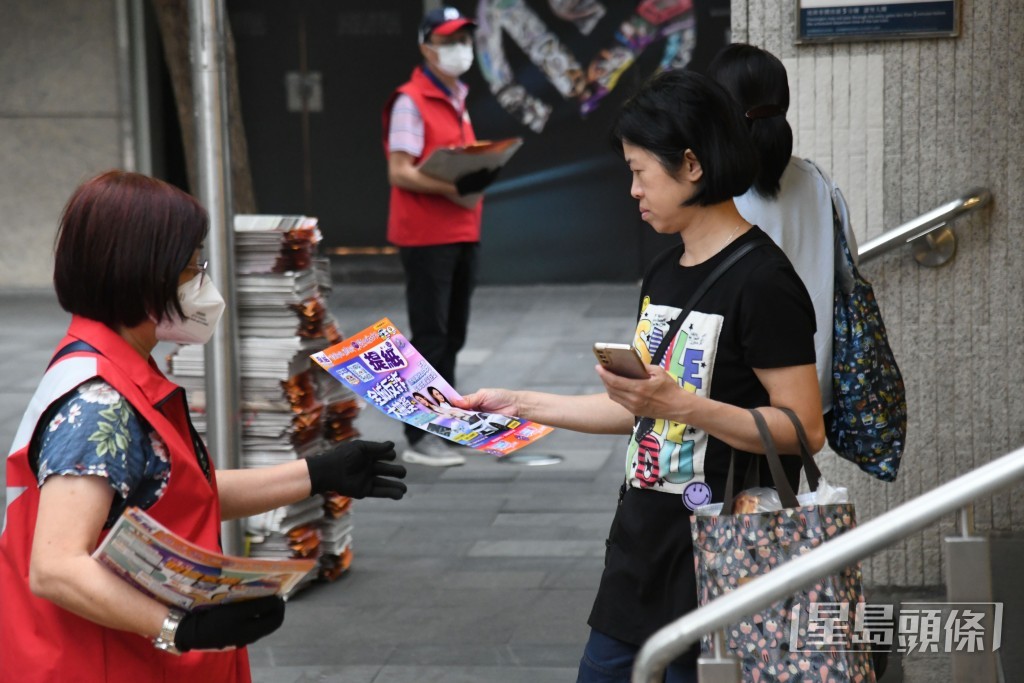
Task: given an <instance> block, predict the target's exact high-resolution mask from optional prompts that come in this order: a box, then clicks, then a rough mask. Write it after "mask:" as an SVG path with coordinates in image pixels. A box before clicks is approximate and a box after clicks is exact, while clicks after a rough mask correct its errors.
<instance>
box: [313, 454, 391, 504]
mask: <svg viewBox="0 0 1024 683" xmlns="http://www.w3.org/2000/svg"><path fill="white" fill-rule="evenodd" d="M394 459H395V444H393V443H391V442H390V441H383V442H381V441H346V442H345V443H342V444H340V445H339V446H338V447H337V448H335V449H334V450H333V451H331V452H330V453H324V454H322V455H314V456H311V457H309V458H306V466H307V467H309V483H310V485H311V487H312V493H314V494H315V493H323V492H325V491H336V492H338V493H340V494H341V495H343V496H348V497H349V498H367V497H369V498H393V499H395V500H399V499H401V497H402V496H404V495H405V490H406V487H405V484H403V483H402V482H400V481H396V479H405V468H404V467H402V466H401V465H389V464H388V463H386V462H382V461H384V460H394ZM389 477H394V479H389Z"/></svg>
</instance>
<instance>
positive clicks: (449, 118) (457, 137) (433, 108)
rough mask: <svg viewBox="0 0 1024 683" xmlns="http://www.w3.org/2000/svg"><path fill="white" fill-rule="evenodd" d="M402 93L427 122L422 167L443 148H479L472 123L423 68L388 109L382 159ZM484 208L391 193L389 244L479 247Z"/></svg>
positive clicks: (422, 195)
mask: <svg viewBox="0 0 1024 683" xmlns="http://www.w3.org/2000/svg"><path fill="white" fill-rule="evenodd" d="M399 93H401V94H405V95H408V96H409V97H410V98H412V101H413V102H414V103H415V104H416V108H417V109H418V110H419V112H420V116H421V117H423V154H422V155H420V156H419V157H417V158H416V163H417V164H419V163H421V162H422V161H423V160H424V159H426V158H427V157H429V156H430V153H431V152H433V151H434V150H435V149H437V148H439V147H461V146H464V145H469V144H472V143H474V142H476V135H474V134H473V126H472V125H471V124H470V122H469V117H467V116H463V112H459V111H456V110H455V107H453V106H452V103H451V102H450V101H449V100H448V95H446V94H445V92H444V91H443V90H441V88H439V87H438V86H437V85H436V84H435V83H434V82H433V81H431V80H430V77H428V76H427V75H426V74H425V73H424V72H423V69H422V67H416V68H415V69H414V70H413V72H412V77H411V78H410V79H409V81H408V82H407V83H406V84H404V85H402V86H401V87H400V88H398V90H396V91H395V92H394V94H393V95H391V97H390V98H389V99H388V102H387V104H386V105H384V153H385V154H387V153H388V130H389V129H390V127H391V107H392V106H393V105H394V103H395V98H396V97H398V95H399ZM482 204H483V202H477V205H476V207H474V208H472V209H466V208H463V207H461V206H459V205H458V204H456V203H455V202H453V201H451V200H449V199H445V198H444V196H442V195H439V194H425V193H423V192H412V191H410V190H403V189H401V188H398V187H392V188H391V201H390V204H389V211H388V242H390V243H391V244H394V245H396V246H399V247H424V246H433V245H438V244H455V243H457V242H479V241H480V216H481V212H482Z"/></svg>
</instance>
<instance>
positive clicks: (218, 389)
mask: <svg viewBox="0 0 1024 683" xmlns="http://www.w3.org/2000/svg"><path fill="white" fill-rule="evenodd" d="M188 17H189V19H188V23H189V41H190V45H189V47H190V52H191V55H192V92H193V102H194V116H195V121H196V152H197V153H196V159H197V160H198V169H197V170H198V179H199V187H198V198H199V201H200V202H201V203H202V204H203V205H204V206H205V207H206V209H207V211H209V212H210V233H209V235H208V236H207V238H206V258H207V259H208V260H209V262H210V265H209V272H210V276H211V277H212V278H213V281H214V283H215V284H216V285H217V288H218V289H219V290H220V292H221V294H223V295H224V300H225V301H226V302H227V306H226V307H225V309H224V316H223V317H222V318H221V321H220V325H218V327H217V330H216V332H214V335H213V339H211V340H210V341H209V343H207V344H206V348H205V354H206V356H205V358H206V411H207V425H208V426H207V432H206V438H207V443H208V445H209V447H210V451H211V454H212V455H213V458H214V464H215V465H216V467H217V468H219V469H235V468H237V467H238V461H239V452H240V450H241V421H240V415H239V394H240V390H239V389H240V386H239V372H238V321H237V317H236V315H235V300H236V298H235V268H234V230H233V224H232V223H233V211H232V208H231V172H230V169H231V157H230V154H229V149H228V129H227V111H228V109H227V89H226V87H225V85H226V80H227V78H226V68H225V41H224V21H225V20H224V17H225V11H224V1H223V0H189V3H188ZM221 540H222V544H223V546H224V552H226V553H228V554H232V555H240V554H241V553H242V548H243V544H242V526H241V522H239V521H235V522H223V523H222V525H221Z"/></svg>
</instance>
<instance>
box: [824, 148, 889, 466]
mask: <svg viewBox="0 0 1024 683" xmlns="http://www.w3.org/2000/svg"><path fill="white" fill-rule="evenodd" d="M818 172H819V173H821V175H822V177H823V178H824V179H825V181H826V182H827V183H828V186H829V187H830V188H831V190H832V209H833V216H834V219H835V220H834V225H835V264H836V275H835V298H834V308H833V322H832V419H831V420H830V421H829V424H828V425H827V431H828V434H827V436H828V445H829V446H830V447H831V448H832V450H834V451H835V452H836V454H838V455H839V456H840V457H843V458H845V459H847V460H849V461H851V462H853V463H855V464H856V465H857V466H858V467H860V468H861V469H862V470H864V471H865V472H867V473H868V474H870V475H872V476H874V477H877V478H878V479H881V480H882V481H893V480H895V479H896V474H897V472H898V471H899V466H900V458H901V457H902V456H903V448H904V446H905V445H906V439H907V395H906V390H905V389H904V386H903V376H902V375H901V374H900V369H899V366H897V365H896V358H895V357H894V356H893V353H892V349H891V348H890V347H889V339H888V337H886V334H885V324H884V323H883V322H882V313H881V311H880V310H879V309H878V302H877V301H876V300H875V293H874V290H873V289H872V287H871V283H869V282H868V281H867V280H865V279H864V278H863V277H862V276H861V274H860V272H859V271H858V270H857V265H856V263H855V261H854V258H853V254H852V253H851V251H850V246H849V243H848V241H847V237H846V232H847V229H848V226H849V214H848V213H847V208H846V200H845V199H844V198H843V195H842V193H841V192H840V191H839V188H838V187H836V186H835V184H834V183H833V182H832V180H831V179H830V178H829V177H828V176H827V175H826V174H825V173H823V172H822V171H821V169H820V168H819V169H818Z"/></svg>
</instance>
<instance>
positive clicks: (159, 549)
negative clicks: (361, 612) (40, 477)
mask: <svg viewBox="0 0 1024 683" xmlns="http://www.w3.org/2000/svg"><path fill="white" fill-rule="evenodd" d="M92 556H93V559H95V560H96V561H97V562H99V563H100V564H102V565H103V566H105V567H106V568H107V569H109V570H111V571H112V572H114V573H115V574H117V575H118V576H120V577H121V578H122V579H124V580H125V581H127V582H128V583H130V584H132V585H133V586H134V587H135V588H137V589H139V590H140V591H142V592H143V593H146V594H148V595H150V596H152V597H153V598H155V599H156V600H159V601H160V602H162V603H164V604H165V605H169V606H171V607H177V608H180V609H183V610H185V611H191V610H193V609H196V608H202V607H205V606H209V605H219V604H225V603H229V602H239V601H242V600H252V599H253V598H261V597H264V596H267V595H281V596H284V595H286V594H287V593H288V591H289V590H290V589H291V588H292V587H293V586H294V585H295V584H297V583H298V582H299V581H300V580H301V579H302V578H303V577H304V576H306V575H307V574H309V572H311V571H313V570H314V568H315V567H316V565H317V561H316V560H265V559H251V558H247V557H232V556H229V555H221V554H219V553H215V552H212V551H210V550H207V549H206V548H200V547H199V546H197V545H195V544H194V543H191V542H189V541H186V540H185V539H184V538H182V537H181V536H178V535H177V534H175V533H174V532H172V531H171V530H170V529H168V528H167V527H165V526H163V525H162V524H160V523H159V522H157V521H156V520H154V519H153V518H152V517H150V516H149V515H148V514H146V513H145V512H144V511H143V510H141V509H139V508H136V507H130V508H128V509H127V510H125V511H124V514H122V515H121V517H120V518H119V519H118V520H117V522H115V523H114V526H113V528H111V530H110V533H109V534H107V537H106V538H105V539H104V540H103V543H101V544H100V547H99V548H97V549H96V552H94V553H93V555H92Z"/></svg>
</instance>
